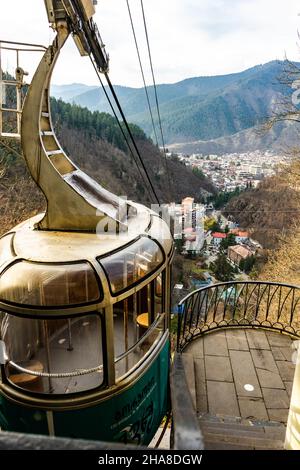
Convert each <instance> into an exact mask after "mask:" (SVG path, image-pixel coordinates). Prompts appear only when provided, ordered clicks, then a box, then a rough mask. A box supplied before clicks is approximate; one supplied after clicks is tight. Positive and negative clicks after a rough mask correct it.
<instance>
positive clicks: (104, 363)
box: [0, 309, 108, 400]
mask: <svg viewBox="0 0 300 470" xmlns="http://www.w3.org/2000/svg"><path fill="white" fill-rule="evenodd" d="M104 312H105V309H103V310H102V311H98V312H87V313H85V314H78V315H72V316H70V317H66V316H60V317H55V318H53V317H52V316H49V315H45V316H43V317H39V318H37V317H35V316H30V317H27V316H26V317H24V316H23V315H18V314H14V313H11V312H4V311H0V314H1V313H4V314H5V313H7V314H9V315H11V316H14V317H18V318H24V320H67V319H75V318H77V319H80V318H85V317H88V316H90V315H96V316H97V317H98V318H99V320H100V325H101V337H100V338H99V347H100V348H101V350H102V358H103V360H102V366H103V374H102V382H101V384H99V385H97V386H96V387H94V388H89V389H86V390H81V391H78V392H71V393H63V394H62V393H42V392H38V391H32V390H29V389H25V388H22V387H19V386H18V385H16V384H14V383H13V382H12V381H11V380H9V376H8V374H7V372H6V368H7V364H5V365H1V376H2V382H3V383H5V384H6V385H8V386H9V387H12V388H13V389H14V390H16V391H19V392H21V393H24V394H26V395H30V396H34V397H37V398H40V399H49V398H55V399H56V400H64V399H66V398H72V397H74V398H75V397H78V396H80V395H87V394H90V393H93V392H97V391H101V390H103V389H105V388H106V387H107V367H108V364H107V360H106V357H107V351H106V348H107V335H106V322H105V314H104ZM0 322H1V319H0ZM0 339H1V336H0Z"/></svg>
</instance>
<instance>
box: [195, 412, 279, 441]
mask: <svg viewBox="0 0 300 470" xmlns="http://www.w3.org/2000/svg"><path fill="white" fill-rule="evenodd" d="M199 423H200V428H201V432H202V434H203V437H204V442H205V448H206V449H220V450H222V449H228V450H234V449H236V450H238V449H244V450H247V449H248V450H250V449H252V450H253V449H265V450H267V449H273V450H275V449H277V450H281V449H283V443H284V438H285V426H284V425H282V424H280V423H276V422H269V421H254V422H252V421H250V420H245V419H243V418H240V417H235V416H216V415H211V414H208V413H207V414H204V415H203V416H201V417H200V418H199Z"/></svg>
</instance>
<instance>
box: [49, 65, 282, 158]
mask: <svg viewBox="0 0 300 470" xmlns="http://www.w3.org/2000/svg"><path fill="white" fill-rule="evenodd" d="M286 68H287V61H272V62H268V63H267V64H264V65H257V66H255V67H252V68H250V69H247V70H245V71H243V72H240V73H234V74H229V75H219V76H212V77H195V78H189V79H186V80H183V81H181V82H178V83H174V84H163V85H158V87H157V91H158V98H159V102H160V107H161V116H162V123H163V129H164V134H165V140H166V142H167V144H168V145H171V144H174V143H179V142H180V143H181V144H182V148H183V147H184V145H185V144H187V143H190V142H195V141H205V142H206V141H215V140H216V139H220V138H225V137H227V136H233V135H237V138H236V139H235V140H237V141H238V140H239V139H240V138H241V139H243V134H239V133H240V132H242V131H244V130H246V129H250V128H252V127H253V126H256V125H257V124H259V123H261V122H262V121H263V120H264V119H265V118H266V117H268V116H270V115H271V114H272V113H273V112H274V110H276V107H277V104H278V102H279V101H280V100H281V98H282V96H287V95H288V94H289V93H291V89H290V88H289V87H288V86H287V85H284V84H282V83H281V82H279V78H280V77H281V76H282V75H283V73H284V71H285V69H286ZM80 86H81V85H76V84H75V85H74V84H73V85H70V87H69V88H68V85H65V86H64V88H63V89H62V87H60V89H59V90H58V89H57V87H54V88H53V89H52V94H53V96H55V97H59V96H60V94H61V95H62V93H63V98H64V99H65V100H67V101H69V102H74V103H77V104H79V105H81V106H86V107H88V108H89V109H91V110H101V111H105V112H109V111H110V110H109V106H108V103H107V101H106V98H105V96H104V93H103V91H102V90H100V89H98V88H96V87H86V86H83V87H84V88H83V91H82V90H80ZM77 87H78V88H77ZM115 89H116V92H117V94H118V96H119V99H120V102H121V104H122V106H123V108H124V111H125V114H126V115H127V118H128V119H129V120H130V121H131V122H134V123H136V124H138V125H139V126H140V127H141V128H142V129H143V130H144V131H145V132H146V133H147V134H148V135H150V136H151V137H152V138H153V131H152V128H151V122H150V118H149V113H148V110H147V103H146V99H145V92H144V89H143V88H128V87H122V86H116V87H115ZM78 90H79V92H78ZM149 94H150V98H151V101H152V103H153V105H154V90H153V87H149ZM153 107H154V106H153ZM154 115H156V113H155V111H154ZM275 140H276V139H275ZM252 144H253V145H255V144H256V142H255V139H252ZM252 144H251V145H252ZM218 145H219V142H216V146H218ZM224 146H225V147H226V143H225V144H224ZM251 149H253V148H251Z"/></svg>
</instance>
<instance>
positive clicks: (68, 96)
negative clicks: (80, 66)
mask: <svg viewBox="0 0 300 470" xmlns="http://www.w3.org/2000/svg"><path fill="white" fill-rule="evenodd" d="M94 89H97V87H92V86H88V85H83V84H82V83H72V84H71V85H51V94H52V95H53V96H54V97H55V98H57V99H61V100H63V101H66V102H72V101H74V98H75V97H76V96H80V95H81V94H84V93H86V92H87V91H91V90H94Z"/></svg>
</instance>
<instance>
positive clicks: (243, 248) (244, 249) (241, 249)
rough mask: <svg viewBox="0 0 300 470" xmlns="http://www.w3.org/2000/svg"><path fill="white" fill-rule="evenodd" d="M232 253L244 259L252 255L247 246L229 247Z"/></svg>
mask: <svg viewBox="0 0 300 470" xmlns="http://www.w3.org/2000/svg"><path fill="white" fill-rule="evenodd" d="M229 250H230V251H234V252H235V253H236V254H238V255H240V256H241V257H242V258H247V257H248V256H251V255H252V251H251V250H249V248H247V247H246V246H242V245H234V246H230V247H229Z"/></svg>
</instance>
